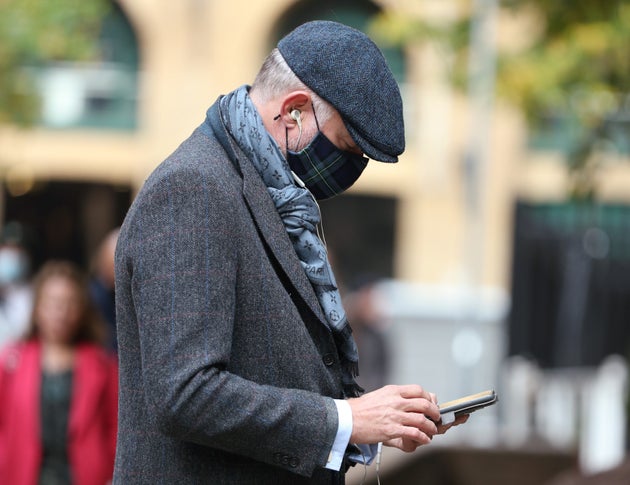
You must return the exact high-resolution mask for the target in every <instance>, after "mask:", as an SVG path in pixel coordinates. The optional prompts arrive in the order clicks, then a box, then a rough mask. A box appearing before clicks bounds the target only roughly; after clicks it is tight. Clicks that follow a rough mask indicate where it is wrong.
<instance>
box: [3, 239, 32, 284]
mask: <svg viewBox="0 0 630 485" xmlns="http://www.w3.org/2000/svg"><path fill="white" fill-rule="evenodd" d="M27 271H28V261H27V259H26V257H25V256H24V255H23V254H22V253H20V252H19V251H16V250H14V249H10V248H3V249H0V285H7V284H11V283H17V282H18V281H20V280H22V279H23V278H24V277H25V276H26V273H27Z"/></svg>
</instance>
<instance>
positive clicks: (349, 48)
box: [278, 20, 405, 162]
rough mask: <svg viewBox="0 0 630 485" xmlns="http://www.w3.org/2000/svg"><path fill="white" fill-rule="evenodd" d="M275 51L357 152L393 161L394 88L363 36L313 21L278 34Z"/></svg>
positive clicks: (399, 143)
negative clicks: (334, 115)
mask: <svg viewBox="0 0 630 485" xmlns="http://www.w3.org/2000/svg"><path fill="white" fill-rule="evenodd" d="M278 50H279V51H280V54H282V57H283V58H284V60H285V61H286V62H287V64H288V65H289V67H290V68H291V70H292V71H293V72H294V73H295V74H296V76H297V77H298V78H299V79H300V80H301V81H302V82H303V83H304V84H306V85H307V86H308V87H309V88H311V89H312V90H313V91H314V92H315V93H317V94H318V95H319V96H321V97H322V98H323V99H325V100H326V101H328V102H329V103H330V104H331V105H332V106H333V107H334V108H335V109H336V110H337V111H338V112H339V114H340V115H341V118H342V119H343V121H344V123H345V125H346V128H347V129H348V132H349V133H350V135H351V136H352V138H353V140H354V141H355V143H356V144H357V145H358V146H359V147H360V148H361V150H362V151H363V153H365V154H366V155H367V156H368V157H369V158H371V159H373V160H378V161H381V162H397V161H398V155H400V154H401V153H402V152H403V151H404V150H405V127H404V122H403V113H402V100H401V97H400V90H399V89H398V84H397V83H396V80H395V79H394V76H393V75H392V72H391V70H390V69H389V67H388V65H387V62H386V61H385V58H384V57H383V54H382V53H381V51H380V50H379V48H378V47H377V46H376V44H374V42H372V40H370V38H369V37H368V36H367V35H365V34H364V33H363V32H360V31H358V30H356V29H353V28H351V27H348V26H347V25H343V24H340V23H337V22H330V21H326V20H316V21H313V22H307V23H305V24H302V25H301V26H299V27H297V28H296V29H295V30H293V31H291V32H290V33H289V34H287V35H286V36H285V37H283V38H282V39H281V40H280V42H278Z"/></svg>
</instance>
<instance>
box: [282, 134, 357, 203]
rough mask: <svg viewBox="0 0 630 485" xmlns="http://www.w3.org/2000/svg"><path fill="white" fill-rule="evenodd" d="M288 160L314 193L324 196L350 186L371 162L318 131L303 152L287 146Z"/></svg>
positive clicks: (317, 195)
mask: <svg viewBox="0 0 630 485" xmlns="http://www.w3.org/2000/svg"><path fill="white" fill-rule="evenodd" d="M287 138H288V136H287ZM287 162H289V166H290V167H291V170H292V171H293V172H294V173H295V175H297V176H298V177H299V178H300V180H301V181H302V182H304V185H306V187H307V188H308V189H309V190H310V191H311V193H312V194H313V197H315V198H316V199H317V200H323V199H329V198H331V197H334V196H335V195H339V194H341V193H342V192H344V191H345V190H347V189H349V188H350V187H351V186H352V184H354V183H355V182H356V181H357V179H358V178H359V176H360V175H361V173H362V172H363V170H364V169H365V167H366V166H367V163H368V159H367V158H366V157H364V156H363V155H359V154H356V153H352V152H346V151H343V150H340V149H339V148H337V147H336V146H335V145H334V144H333V142H331V141H330V140H329V139H328V138H327V137H326V135H324V134H323V133H322V132H321V131H318V132H317V135H315V138H313V140H311V142H310V143H309V144H308V145H307V146H306V147H304V148H303V149H302V150H300V151H299V152H294V151H291V150H289V149H287Z"/></svg>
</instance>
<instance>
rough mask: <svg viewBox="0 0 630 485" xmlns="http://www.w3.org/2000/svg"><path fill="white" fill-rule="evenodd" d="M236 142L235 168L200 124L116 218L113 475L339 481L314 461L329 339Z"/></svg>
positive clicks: (138, 480)
mask: <svg viewBox="0 0 630 485" xmlns="http://www.w3.org/2000/svg"><path fill="white" fill-rule="evenodd" d="M236 154H237V157H238V161H237V166H239V169H240V171H241V172H242V173H241V174H239V173H238V170H237V169H235V167H234V166H233V164H232V162H231V161H230V159H229V157H228V155H227V153H226V151H225V150H224V148H223V147H222V146H221V144H220V143H219V142H218V140H217V139H216V137H215V136H212V130H211V129H209V128H208V125H206V126H205V127H204V126H203V125H202V127H200V128H198V129H197V130H196V131H195V132H194V133H193V134H192V135H191V136H190V138H189V139H187V140H186V141H185V142H184V143H182V145H180V147H179V148H178V149H177V150H176V151H175V152H174V153H173V154H172V155H171V156H170V157H169V158H167V159H166V160H165V161H164V162H163V163H162V164H161V165H159V166H158V167H157V168H156V170H155V171H154V172H153V173H152V174H151V176H150V177H149V178H148V179H147V181H146V182H145V184H144V186H143V188H142V189H141V190H140V192H139V193H138V196H137V197H136V199H135V201H134V203H133V204H132V207H131V208H130V210H129V212H128V214H127V217H126V219H125V222H124V224H123V226H122V228H121V232H120V236H119V241H118V247H117V251H116V306H117V324H118V342H119V359H120V362H119V364H120V386H119V388H120V390H119V392H120V398H119V427H118V446H117V453H116V466H115V476H114V483H115V484H117V485H133V484H151V485H155V484H177V485H184V484H202V483H203V484H247V483H255V484H272V483H273V484H285V483H286V484H300V483H313V484H320V483H321V484H324V483H327V484H331V483H343V475H342V474H341V473H335V472H331V471H329V470H326V469H324V468H323V465H324V464H325V463H326V460H327V457H328V453H329V451H330V449H331V446H332V442H333V440H334V437H335V434H336V431H337V426H338V423H337V411H336V407H335V404H334V402H333V400H332V399H331V398H340V397H341V396H342V390H341V371H340V368H339V363H338V358H337V353H336V349H335V346H334V341H333V339H332V336H331V334H330V331H329V330H328V329H327V327H326V326H325V324H324V323H323V317H322V315H321V308H320V307H319V303H318V302H317V299H316V297H315V294H314V292H313V289H312V287H311V286H310V283H309V281H308V279H307V278H306V275H305V274H304V271H303V269H302V267H301V266H300V262H299V260H298V258H297V256H296V255H295V251H294V249H293V247H292V245H291V242H290V241H289V238H288V236H287V234H286V231H285V229H284V226H283V224H282V222H281V220H280V218H279V216H278V214H277V212H276V210H275V208H274V205H273V203H272V201H271V198H270V197H269V195H268V193H267V190H266V187H265V185H264V184H263V182H262V180H261V179H260V176H259V175H258V173H257V172H256V171H255V169H254V168H253V166H252V165H251V164H250V163H249V161H248V160H247V159H246V158H245V157H244V155H243V154H242V153H241V152H239V151H238V150H237V151H236ZM270 257H271V258H276V268H274V264H273V263H272V260H270ZM279 268H282V270H283V271H284V272H285V274H286V275H287V278H286V279H285V281H284V283H283V281H282V279H281V278H280V277H279V275H278V270H279ZM290 292H295V294H294V295H293V297H294V298H295V297H296V295H299V296H300V297H301V298H303V300H304V301H305V302H306V304H307V305H308V307H309V308H310V309H311V312H310V313H312V315H313V318H306V319H305V320H306V321H305V320H303V319H302V318H301V317H300V312H299V311H298V308H297V307H296V305H295V304H294V303H293V299H292V297H291V295H290ZM303 313H304V312H303ZM315 316H316V317H317V319H319V320H321V321H318V320H317V319H316V318H315Z"/></svg>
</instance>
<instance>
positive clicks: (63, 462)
mask: <svg viewBox="0 0 630 485" xmlns="http://www.w3.org/2000/svg"><path fill="white" fill-rule="evenodd" d="M103 325H104V324H103V323H102V321H101V320H100V318H99V317H98V314H97V312H96V311H95V310H94V308H93V305H92V302H91V299H90V295H89V292H88V287H87V278H86V276H85V275H84V273H83V272H82V271H81V270H80V269H79V268H78V267H76V266H75V265H74V264H73V263H70V262H65V261H50V262H47V263H45V264H44V265H43V266H42V268H41V270H40V271H39V272H38V274H37V275H36V277H35V279H34V305H33V311H32V316H31V322H30V328H29V330H28V333H27V334H26V336H25V338H24V340H22V341H20V342H17V343H14V344H12V345H9V346H7V347H6V348H5V349H4V350H3V351H2V353H1V354H0V483H3V484H5V483H6V484H7V485H8V484H11V485H36V484H39V485H62V484H63V485H66V484H68V485H69V484H72V485H104V484H106V483H108V482H109V481H110V480H111V478H112V474H113V465H114V453H115V440H116V434H115V433H116V423H117V409H116V408H117V391H118V386H117V366H116V362H115V359H114V357H113V356H112V355H111V354H109V353H108V352H106V351H105V349H104V348H103V347H102V345H101V342H102V339H103V338H104V328H103Z"/></svg>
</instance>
